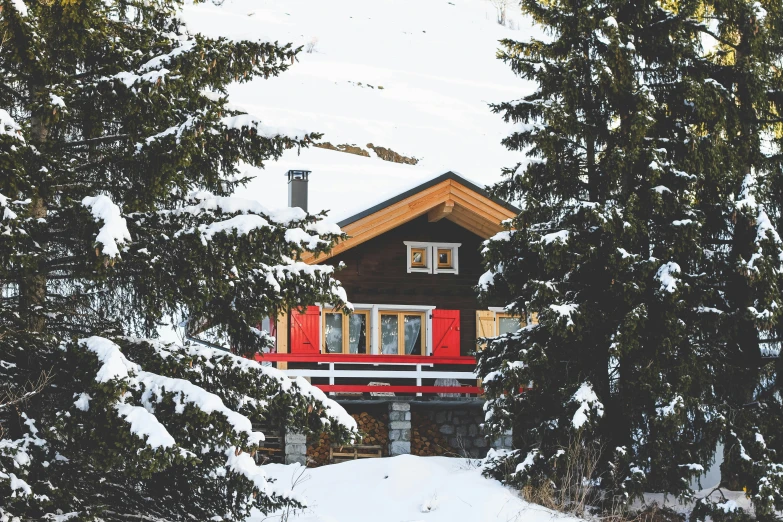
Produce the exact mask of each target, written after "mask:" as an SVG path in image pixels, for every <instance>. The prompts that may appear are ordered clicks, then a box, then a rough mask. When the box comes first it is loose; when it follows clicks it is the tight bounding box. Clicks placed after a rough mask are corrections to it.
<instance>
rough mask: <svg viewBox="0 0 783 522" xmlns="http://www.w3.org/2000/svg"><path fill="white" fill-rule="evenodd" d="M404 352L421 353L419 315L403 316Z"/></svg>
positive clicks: (408, 353) (409, 353)
mask: <svg viewBox="0 0 783 522" xmlns="http://www.w3.org/2000/svg"><path fill="white" fill-rule="evenodd" d="M404 326H405V354H406V355H421V316H420V315H406V316H405V322H404Z"/></svg>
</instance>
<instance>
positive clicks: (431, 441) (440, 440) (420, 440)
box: [411, 412, 451, 457]
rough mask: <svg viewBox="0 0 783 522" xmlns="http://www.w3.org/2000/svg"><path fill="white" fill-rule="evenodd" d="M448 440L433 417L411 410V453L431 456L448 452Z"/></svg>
mask: <svg viewBox="0 0 783 522" xmlns="http://www.w3.org/2000/svg"><path fill="white" fill-rule="evenodd" d="M450 451H451V450H450V447H449V442H448V441H447V440H446V437H444V436H443V435H442V434H441V433H440V431H438V425H437V424H436V423H435V421H434V420H433V419H431V418H430V417H429V416H428V415H426V414H424V413H416V412H413V415H412V418H411V453H412V454H414V455H419V456H421V457H433V456H439V455H444V454H446V453H449V452H450Z"/></svg>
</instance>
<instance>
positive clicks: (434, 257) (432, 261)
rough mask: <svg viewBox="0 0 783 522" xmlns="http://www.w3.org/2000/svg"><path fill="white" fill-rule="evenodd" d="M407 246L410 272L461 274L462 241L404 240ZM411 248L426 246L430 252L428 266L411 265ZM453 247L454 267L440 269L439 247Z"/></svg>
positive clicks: (407, 266)
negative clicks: (460, 248)
mask: <svg viewBox="0 0 783 522" xmlns="http://www.w3.org/2000/svg"><path fill="white" fill-rule="evenodd" d="M403 244H405V248H406V256H405V267H406V269H407V271H408V273H409V274H411V273H414V272H416V273H424V274H455V275H456V274H459V247H461V246H462V243H436V242H432V241H403ZM411 248H425V249H427V251H428V252H429V254H428V255H427V266H426V268H414V267H412V266H411ZM439 248H448V249H451V264H452V268H441V269H438V249H439Z"/></svg>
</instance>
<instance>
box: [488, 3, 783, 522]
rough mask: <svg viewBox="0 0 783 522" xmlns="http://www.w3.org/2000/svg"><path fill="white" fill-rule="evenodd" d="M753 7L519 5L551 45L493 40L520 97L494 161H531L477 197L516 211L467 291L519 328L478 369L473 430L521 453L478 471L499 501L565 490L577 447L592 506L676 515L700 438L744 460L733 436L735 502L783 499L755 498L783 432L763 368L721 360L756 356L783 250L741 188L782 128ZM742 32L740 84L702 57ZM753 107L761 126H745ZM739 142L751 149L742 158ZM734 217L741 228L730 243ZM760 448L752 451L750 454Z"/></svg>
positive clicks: (776, 307)
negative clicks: (522, 493)
mask: <svg viewBox="0 0 783 522" xmlns="http://www.w3.org/2000/svg"><path fill="white" fill-rule="evenodd" d="M755 5H756V6H757V7H754V3H752V2H744V1H737V2H726V3H722V2H720V3H709V2H701V1H692V2H690V1H676V2H657V1H646V2H645V1H643V2H609V3H607V2H602V1H591V0H580V1H573V2H572V1H564V2H558V1H556V2H539V1H536V0H526V1H523V2H522V7H523V10H524V11H525V12H527V13H528V14H530V15H532V16H533V18H534V19H535V20H536V22H538V23H539V24H541V25H542V26H543V27H544V28H545V29H547V30H548V31H549V33H550V36H551V40H547V41H538V40H531V41H529V42H514V41H504V42H503V45H504V50H503V51H502V52H501V54H500V57H501V58H502V59H504V60H505V61H506V62H508V63H509V64H510V65H511V67H512V68H513V70H514V71H515V72H516V73H517V74H518V75H520V76H521V77H522V78H524V79H527V80H531V81H533V82H535V84H537V87H538V88H537V90H536V91H535V92H534V93H533V94H531V95H529V96H526V97H524V98H522V99H521V100H516V101H513V102H509V103H504V104H500V105H497V106H495V107H494V109H495V111H496V112H499V113H501V114H503V117H504V118H505V119H506V120H507V121H511V122H513V123H514V124H515V125H516V130H515V132H514V133H513V134H512V135H511V136H510V137H508V138H507V139H506V140H505V145H506V146H507V147H509V148H510V149H512V150H520V151H524V152H526V154H527V156H528V160H527V161H526V162H525V163H524V164H521V165H518V166H517V167H516V168H513V169H509V170H507V171H506V172H505V175H506V178H505V180H504V181H503V182H501V183H500V184H499V185H498V186H496V187H495V193H496V194H497V195H499V196H501V197H505V198H508V199H513V200H519V201H520V202H521V205H522V208H523V211H522V213H521V214H520V215H519V216H518V217H517V218H516V219H515V220H514V221H513V223H510V226H509V229H510V230H509V231H507V232H504V233H501V234H499V235H498V236H496V237H495V238H493V239H492V240H490V241H488V242H487V245H486V249H485V259H486V263H487V268H488V272H487V273H486V274H485V276H484V277H482V281H481V283H480V285H479V288H480V291H481V292H482V294H483V296H484V297H485V298H490V299H500V298H503V299H505V302H507V303H508V309H509V310H510V311H513V312H515V313H517V314H518V315H520V316H524V315H528V316H530V315H531V314H532V313H537V324H529V325H528V326H527V327H525V328H523V329H522V330H521V331H519V332H517V333H514V334H508V335H505V336H501V337H499V338H498V339H496V340H493V341H492V342H490V343H489V345H488V347H487V349H486V350H485V351H484V352H483V353H482V354H481V356H480V361H479V370H480V373H481V374H482V375H483V376H484V377H485V383H486V384H485V386H486V389H487V393H488V397H489V401H488V403H487V408H488V423H487V424H488V426H489V427H490V428H491V429H492V430H494V431H500V430H503V429H508V428H511V427H513V428H514V430H515V431H514V435H515V443H516V447H517V448H518V451H517V452H515V453H513V454H511V455H508V456H506V457H503V458H499V459H498V462H497V467H496V470H498V471H499V472H500V471H502V470H509V469H510V470H512V471H513V473H512V474H511V477H510V478H511V479H512V480H514V481H516V482H517V483H522V484H531V485H533V486H536V485H541V484H548V483H549V481H550V480H551V481H553V482H554V483H555V484H556V485H557V487H559V488H563V487H568V486H570V484H564V483H563V481H564V480H566V476H565V475H566V474H567V472H568V470H569V469H571V470H572V469H573V468H569V467H568V466H564V465H563V464H564V462H563V461H564V460H565V459H566V458H568V455H569V452H567V451H565V450H566V449H568V448H569V446H573V445H574V444H575V441H580V444H581V445H582V446H583V451H585V452H593V453H598V454H599V455H600V457H599V459H598V463H597V466H596V467H595V469H594V470H593V471H592V472H591V473H592V477H590V478H591V479H594V480H595V481H596V484H598V485H599V489H602V490H603V493H605V494H606V496H604V500H609V501H615V500H616V499H621V500H628V499H630V498H632V497H634V496H637V495H640V494H641V493H642V492H643V491H663V492H668V493H673V494H676V495H679V496H681V497H683V498H688V497H690V496H691V494H692V491H691V488H690V487H689V483H690V481H691V480H692V479H694V478H697V477H698V476H699V474H700V472H701V471H703V469H704V468H706V467H707V466H708V465H709V464H710V463H711V461H712V459H713V457H714V452H715V448H716V443H717V442H718V440H721V439H723V440H724V442H726V444H727V445H728V446H730V448H731V451H735V452H738V451H740V450H739V449H738V448H741V447H742V446H737V444H736V441H734V442H732V440H733V439H736V436H735V435H732V434H738V433H739V432H738V431H737V430H738V429H739V425H742V426H743V432H746V435H744V436H745V437H746V438H745V439H744V440H745V441H746V442H745V446H744V447H745V448H748V447H751V446H752V447H753V448H754V450H758V451H759V454H758V458H759V461H758V462H754V469H755V471H754V472H753V474H752V479H751V475H746V477H745V481H744V482H743V487H746V488H747V490H748V491H749V492H751V494H754V495H755V496H754V497H753V498H754V502H755V503H756V504H757V505H756V507H757V509H758V510H759V512H760V513H768V512H769V509H770V508H771V507H772V506H780V505H781V500H783V497H781V494H780V487H779V486H777V489H775V487H774V486H769V485H770V484H771V483H772V482H774V481H777V482H778V483H779V481H780V479H781V476H780V474H779V473H780V468H779V467H776V466H778V465H779V463H780V462H781V460H780V459H781V455H780V454H778V453H775V450H774V449H773V448H775V447H776V444H779V442H777V438H776V437H775V432H774V430H772V429H764V430H762V431H757V429H756V427H758V429H759V430H761V427H760V424H764V425H769V426H770V427H771V425H773V424H774V423H780V422H781V417H779V411H780V406H779V405H780V396H779V394H778V395H776V393H777V386H778V384H777V383H779V381H778V380H777V373H775V370H774V369H773V365H774V361H773V360H772V359H764V358H759V357H755V361H756V362H757V363H758V362H763V363H764V364H748V362H749V361H748V360H747V359H743V356H739V357H737V356H738V355H739V354H738V353H737V350H738V349H739V347H740V346H746V347H747V349H748V350H751V351H753V350H755V352H753V353H754V354H758V352H759V350H760V349H761V348H760V344H759V340H760V337H761V336H764V335H766V334H767V333H769V332H770V331H771V329H772V326H773V325H774V323H775V322H776V321H777V322H779V320H780V314H781V307H780V305H781V304H783V303H780V302H779V301H780V289H781V286H780V269H781V257H780V253H781V244H780V241H779V238H778V237H777V234H776V233H775V232H774V230H773V229H772V228H771V227H770V226H769V220H765V219H764V216H765V215H763V208H764V205H765V204H766V203H769V202H770V199H771V197H770V196H771V195H770V193H769V192H768V190H767V187H768V186H769V185H768V184H767V183H766V182H765V183H763V184H762V183H756V182H754V181H753V180H754V175H755V176H756V177H758V176H759V175H761V173H767V174H765V175H769V176H773V175H776V176H779V174H778V172H779V161H778V163H775V162H774V160H773V159H772V156H770V157H769V158H768V157H767V156H766V155H765V154H763V153H762V151H761V142H762V139H763V138H764V136H765V135H766V136H767V137H769V135H768V134H765V133H768V132H769V131H770V130H771V128H772V126H773V125H774V124H775V123H776V122H778V121H779V117H778V116H776V111H775V107H774V105H773V104H772V99H771V96H772V95H771V93H772V92H774V91H775V89H774V82H773V80H774V76H775V74H776V73H774V70H775V68H774V67H772V65H773V64H774V63H775V61H776V60H779V59H780V56H779V55H776V54H775V53H776V52H778V53H779V51H775V49H776V48H777V49H778V50H779V49H780V47H779V46H777V47H776V45H777V43H775V42H779V36H776V35H775V36H773V34H779V31H780V29H779V26H780V20H781V19H780V14H779V12H778V11H779V7H772V8H771V10H769V11H768V12H767V16H766V18H765V19H764V20H763V21H759V17H758V16H757V15H755V14H754V13H755V12H756V11H754V9H756V10H763V8H762V7H761V6H760V5H759V4H758V3H755ZM773 12H774V13H773ZM743 17H744V18H743ZM743 20H750V21H751V25H753V26H754V27H755V29H754V30H755V32H754V33H753V34H754V36H756V35H757V36H758V38H759V39H764V38H767V39H768V40H767V42H769V43H768V44H767V45H764V44H763V43H762V42H761V40H755V39H754V41H753V43H752V44H749V45H748V47H749V48H750V49H751V50H750V51H748V53H749V54H748V56H750V55H751V54H752V55H753V58H751V59H749V60H750V62H751V63H753V64H754V65H753V67H749V66H742V65H739V64H735V63H734V62H731V63H728V62H727V61H726V60H725V59H724V60H723V62H721V58H725V55H719V54H716V53H715V52H714V51H712V50H710V49H706V48H705V47H704V46H703V43H704V42H705V41H707V40H708V39H707V38H706V36H707V35H709V34H710V33H713V32H714V31H716V29H715V28H716V26H718V27H719V29H717V31H718V32H717V33H715V34H716V35H718V34H721V31H723V32H724V33H723V34H722V36H719V38H729V41H732V40H731V39H732V38H735V36H734V33H733V31H734V29H735V27H736V24H738V23H740V22H741V21H743ZM776 31H777V32H778V33H775V32H776ZM765 67H766V69H765ZM732 71H733V72H732ZM740 75H745V76H746V77H747V76H748V75H753V76H754V78H755V79H756V81H754V83H753V85H754V86H758V88H754V90H753V93H754V94H753V96H754V97H753V98H752V100H753V101H752V102H750V104H748V102H745V103H744V104H743V103H742V102H739V101H738V98H739V96H740V95H739V93H736V94H735V91H737V90H738V89H740V88H741V87H740V83H741V82H738V81H737V78H739V77H740ZM732 76H734V79H732ZM746 79H747V78H746ZM762 84H763V85H764V86H765V87H766V88H767V89H768V90H767V91H764V89H763V88H761V85H762ZM749 106H753V107H763V109H760V113H759V114H755V115H753V116H752V117H742V118H741V117H740V116H739V112H741V111H742V110H745V111H746V113H747V112H748V109H747V108H748V107H749ZM761 113H763V114H761ZM743 118H744V119H743ZM740 122H742V123H740ZM740 125H745V126H746V127H749V128H750V129H751V130H748V131H746V132H745V134H744V138H743V139H747V140H750V141H751V142H752V143H745V144H744V145H743V147H741V148H739V147H737V144H738V140H740V138H738V137H737V134H736V133H737V132H738V129H739V127H740ZM750 150H753V152H752V153H751V152H749V151H750ZM743 187H745V188H743ZM750 204H752V205H755V206H754V207H753V208H752V209H750V210H749V211H748V212H749V215H748V216H746V222H747V223H748V225H746V226H740V225H738V224H737V223H738V222H741V220H738V218H737V217H736V216H737V215H738V214H739V213H742V212H746V211H745V210H744V209H745V208H746V206H748V205H750ZM757 232H758V233H757ZM732 243H739V244H742V245H743V248H742V249H739V248H731V247H730V245H731V244H732ZM748 263H750V264H751V265H752V266H751V267H750V269H748V266H747V265H748ZM732 281H736V283H732ZM732 284H734V285H735V286H736V287H737V288H738V290H735V291H734V292H735V293H736V294H737V295H738V296H739V295H741V296H742V299H744V301H738V300H737V297H732V296H731V293H732V290H730V288H729V287H730V286H731V285H732ZM749 306H754V307H755V310H756V311H757V312H758V313H755V314H753V316H752V317H751V314H749V312H750V311H751V310H750V309H749V308H748V307H749ZM739 318H742V319H743V320H745V324H746V328H743V329H742V331H740V330H739V328H738V326H737V325H738V323H737V320H739ZM762 318H763V319H764V320H762ZM748 336H750V337H748ZM742 368H745V369H746V370H747V371H745V373H744V374H742V375H740V373H741V369H742ZM778 371H779V370H778ZM737 379H742V381H741V382H742V383H745V384H746V386H745V388H746V390H747V389H749V390H750V391H749V392H747V393H745V394H744V398H743V399H742V400H739V399H738V397H736V393H735V391H731V390H736V387H737V384H738V381H737ZM531 382H532V383H533V387H532V388H531V389H528V390H525V391H520V389H521V388H522V387H526V386H527V385H528V384H529V383H531ZM762 388H763V390H762ZM732 394H734V395H735V396H734V397H732ZM762 396H763V397H765V401H767V402H766V403H765V405H761V406H760V407H759V408H756V409H755V410H753V411H757V412H759V411H764V412H765V414H767V415H769V416H768V417H766V418H765V419H763V420H762V417H761V416H759V415H758V414H757V413H746V412H749V411H750V410H751V409H752V408H746V407H745V405H747V404H750V403H751V402H753V399H760V398H761V397H762ZM749 397H753V399H750V398H749ZM738 411H741V412H742V413H739V414H737V412H738ZM740 417H742V418H743V420H742V421H738V420H737V419H739V418H740ZM746 417H747V418H746ZM751 419H755V420H751ZM737 422H739V424H737ZM770 423H771V424H770ZM751 426H755V427H754V428H751ZM756 432H758V433H759V437H760V438H759V439H758V440H766V441H767V442H766V444H767V448H769V450H764V451H763V452H762V446H763V444H764V443H758V442H751V441H750V440H749V439H747V437H748V436H750V437H754V436H755V433H756ZM751 434H752V435H751ZM730 439H732V440H730ZM773 439H774V440H775V441H776V442H775V443H774V445H770V443H769V441H770V440H773ZM748 451H749V450H748ZM762 453H763V455H762ZM571 454H573V453H571ZM741 454H743V455H747V454H746V453H744V452H743V453H741ZM743 459H744V458H743ZM776 470H777V471H776ZM775 473H778V475H775ZM770 490H773V491H772V492H771V491H770ZM705 505H707V504H705Z"/></svg>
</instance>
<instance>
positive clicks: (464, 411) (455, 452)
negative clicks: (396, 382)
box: [285, 399, 513, 466]
mask: <svg viewBox="0 0 783 522" xmlns="http://www.w3.org/2000/svg"><path fill="white" fill-rule="evenodd" d="M482 406H483V404H482V403H481V402H478V401H476V402H472V403H465V402H460V401H453V403H451V402H450V401H442V402H438V403H435V404H433V403H429V402H426V401H422V402H418V401H407V400H405V399H398V400H396V401H395V400H392V401H390V402H385V401H384V402H381V401H379V402H378V403H376V404H368V403H366V402H363V403H353V404H351V403H346V404H344V407H345V408H346V410H347V411H348V412H349V413H351V415H352V416H353V417H354V419H356V420H357V424H358V426H359V429H360V431H362V432H364V433H365V435H366V440H364V441H362V442H361V443H363V444H376V445H381V446H382V449H383V455H384V456H387V455H388V456H395V455H407V454H411V453H412V454H414V455H421V456H438V455H442V456H448V457H460V458H465V457H469V458H478V459H480V458H484V457H485V456H486V455H487V451H488V450H489V448H494V449H511V448H512V444H513V441H512V436H511V432H507V433H504V434H503V435H502V436H501V437H498V438H496V439H495V440H492V441H490V440H489V439H488V438H487V437H486V436H485V435H484V431H483V429H482V427H481V425H482V423H483V422H484V411H483V408H482ZM309 444H310V448H309V451H308V446H307V445H308V441H306V440H305V438H304V436H302V435H299V434H295V433H290V434H286V437H285V454H286V457H285V462H286V463H293V462H297V463H300V464H304V463H305V462H306V461H308V459H307V457H308V456H309V457H310V459H309V462H308V464H309V465H314V466H319V465H322V464H327V463H328V455H329V445H330V444H331V441H330V440H329V439H328V437H325V436H324V437H322V438H320V439H315V440H311V441H309Z"/></svg>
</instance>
